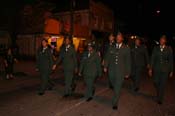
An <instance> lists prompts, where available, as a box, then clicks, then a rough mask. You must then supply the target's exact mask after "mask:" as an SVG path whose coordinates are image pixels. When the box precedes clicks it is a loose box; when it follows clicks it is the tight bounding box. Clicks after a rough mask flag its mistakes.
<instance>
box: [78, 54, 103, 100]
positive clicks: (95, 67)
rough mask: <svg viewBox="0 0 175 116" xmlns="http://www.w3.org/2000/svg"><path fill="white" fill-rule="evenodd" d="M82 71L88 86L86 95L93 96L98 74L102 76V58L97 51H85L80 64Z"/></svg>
mask: <svg viewBox="0 0 175 116" xmlns="http://www.w3.org/2000/svg"><path fill="white" fill-rule="evenodd" d="M80 73H82V74H83V76H84V79H85V83H86V86H87V89H86V94H85V97H87V98H90V97H92V96H93V92H94V91H95V90H94V81H95V79H96V77H97V76H101V73H102V71H101V59H100V57H99V55H98V53H97V52H95V51H93V52H92V53H89V52H85V53H84V55H83V59H82V61H81V64H80Z"/></svg>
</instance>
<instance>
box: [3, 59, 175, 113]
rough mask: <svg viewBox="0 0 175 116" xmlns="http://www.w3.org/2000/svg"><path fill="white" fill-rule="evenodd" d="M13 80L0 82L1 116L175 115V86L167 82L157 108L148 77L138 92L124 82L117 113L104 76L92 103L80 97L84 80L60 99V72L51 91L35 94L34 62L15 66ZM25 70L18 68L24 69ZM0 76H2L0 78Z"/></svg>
mask: <svg viewBox="0 0 175 116" xmlns="http://www.w3.org/2000/svg"><path fill="white" fill-rule="evenodd" d="M17 65H18V67H17V68H16V70H15V72H24V73H25V74H26V75H19V74H18V75H17V74H16V78H15V79H14V80H2V78H1V80H0V83H1V84H0V92H1V95H0V114H1V116H24V115H25V116H70V115H71V116H96V115H100V116H116V115H117V116H175V101H174V98H175V93H174V92H173V91H174V87H175V83H174V81H173V78H172V79H169V81H168V85H167V88H166V94H165V95H166V96H165V101H164V103H163V104H162V105H158V104H157V103H156V102H155V101H154V100H155V97H154V96H155V89H154V87H153V83H152V79H151V78H143V79H142V83H141V89H140V91H139V92H138V93H134V92H132V90H131V81H130V80H126V81H125V83H124V85H123V89H122V93H121V99H120V101H119V109H118V111H114V110H112V106H111V97H112V96H113V92H112V90H110V89H109V88H108V85H107V80H106V78H105V77H102V78H99V79H98V80H97V82H96V93H95V97H94V99H93V100H92V101H90V102H86V101H85V99H84V98H83V97H82V95H83V94H84V90H85V85H84V83H83V79H78V80H77V88H76V91H75V94H74V96H73V97H69V98H63V97H62V96H63V90H64V85H63V76H61V71H60V69H59V68H58V70H59V71H56V73H54V74H53V75H52V77H51V78H53V81H54V83H55V85H56V86H55V87H54V90H52V91H48V92H46V94H45V95H43V96H38V95H37V88H38V84H39V82H40V81H39V75H38V73H36V72H35V71H34V68H33V66H34V62H26V61H25V62H21V63H19V64H17ZM24 66H27V67H25V68H20V67H24ZM29 71H31V72H29ZM1 77H2V75H1Z"/></svg>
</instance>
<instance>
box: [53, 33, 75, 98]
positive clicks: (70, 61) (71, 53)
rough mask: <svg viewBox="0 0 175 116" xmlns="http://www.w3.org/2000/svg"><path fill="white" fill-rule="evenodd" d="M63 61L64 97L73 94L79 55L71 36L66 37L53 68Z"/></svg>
mask: <svg viewBox="0 0 175 116" xmlns="http://www.w3.org/2000/svg"><path fill="white" fill-rule="evenodd" d="M61 61H62V62H63V70H64V78H65V94H64V97H68V96H71V95H72V90H73V89H74V88H72V85H73V77H74V74H75V72H77V57H76V51H75V48H74V46H73V45H72V43H71V37H69V36H66V37H65V43H64V45H63V47H62V48H61V50H60V55H59V58H58V60H57V62H56V64H55V65H54V66H53V69H55V68H56V65H57V64H59V63H60V62H61Z"/></svg>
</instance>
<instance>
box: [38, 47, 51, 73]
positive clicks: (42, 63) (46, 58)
mask: <svg viewBox="0 0 175 116" xmlns="http://www.w3.org/2000/svg"><path fill="white" fill-rule="evenodd" d="M36 59H37V68H38V69H39V70H40V71H51V70H52V66H53V56H52V54H51V50H50V48H46V49H45V50H44V51H43V49H42V48H40V49H39V50H38V52H37V55H36Z"/></svg>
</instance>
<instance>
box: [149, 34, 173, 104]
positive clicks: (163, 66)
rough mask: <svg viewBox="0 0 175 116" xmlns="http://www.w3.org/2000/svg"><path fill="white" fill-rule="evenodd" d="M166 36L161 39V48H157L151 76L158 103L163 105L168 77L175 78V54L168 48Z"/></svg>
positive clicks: (153, 56) (154, 53) (153, 55)
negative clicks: (174, 62)
mask: <svg viewBox="0 0 175 116" xmlns="http://www.w3.org/2000/svg"><path fill="white" fill-rule="evenodd" d="M166 41H167V40H166V36H165V35H163V36H162V37H161V38H160V46H156V47H155V48H154V50H153V53H152V57H151V68H150V70H149V75H150V76H152V75H153V76H154V83H155V88H156V90H157V102H158V104H162V102H163V96H164V90H165V85H166V81H167V79H168V77H169V76H170V77H172V76H173V52H172V49H171V47H169V46H166Z"/></svg>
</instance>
